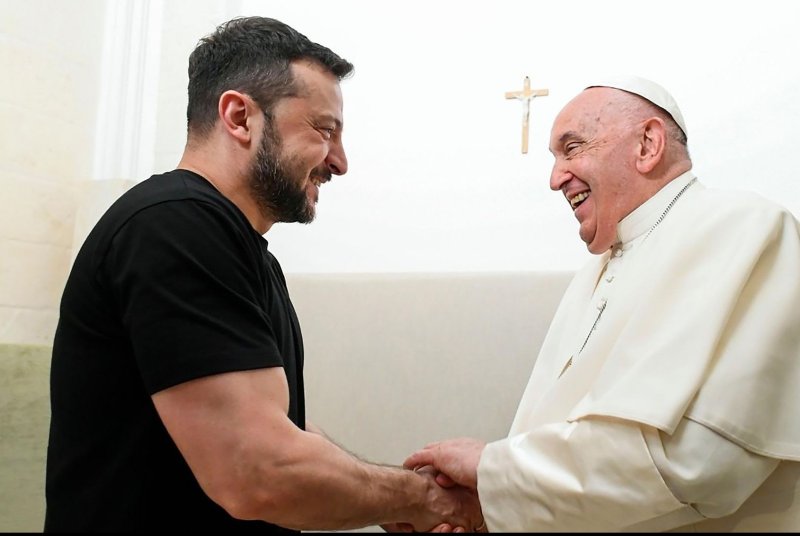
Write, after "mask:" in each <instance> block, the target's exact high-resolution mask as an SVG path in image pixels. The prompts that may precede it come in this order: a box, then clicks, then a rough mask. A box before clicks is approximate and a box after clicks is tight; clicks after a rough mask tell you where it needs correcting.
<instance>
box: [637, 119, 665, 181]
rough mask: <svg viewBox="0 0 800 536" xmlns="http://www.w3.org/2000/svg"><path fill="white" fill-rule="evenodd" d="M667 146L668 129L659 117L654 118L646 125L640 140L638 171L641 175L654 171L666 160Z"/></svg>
mask: <svg viewBox="0 0 800 536" xmlns="http://www.w3.org/2000/svg"><path fill="white" fill-rule="evenodd" d="M666 146H667V127H666V125H665V124H664V121H662V120H661V119H659V118H658V117H652V118H650V119H648V120H647V122H646V123H645V124H644V130H643V131H642V135H641V137H640V138H639V148H638V153H637V155H636V156H637V158H636V169H637V170H638V171H639V173H641V174H643V175H644V174H647V173H650V172H651V171H653V169H654V168H655V167H656V166H657V165H658V163H659V162H661V160H662V159H663V158H664V152H665V151H666Z"/></svg>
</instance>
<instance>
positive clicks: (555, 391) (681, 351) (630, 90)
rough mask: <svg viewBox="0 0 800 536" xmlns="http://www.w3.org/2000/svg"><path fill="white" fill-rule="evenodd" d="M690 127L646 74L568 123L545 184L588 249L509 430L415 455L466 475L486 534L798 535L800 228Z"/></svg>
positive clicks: (444, 474) (571, 112) (607, 91)
mask: <svg viewBox="0 0 800 536" xmlns="http://www.w3.org/2000/svg"><path fill="white" fill-rule="evenodd" d="M686 140H687V127H686V122H685V120H684V118H683V115H682V114H681V112H680V109H679V108H678V105H677V104H676V102H675V100H674V99H673V98H672V97H671V96H670V94H669V93H667V92H666V91H665V90H664V89H663V88H662V87H660V86H659V85H657V84H655V83H653V82H651V81H649V80H644V79H641V78H636V77H624V78H610V79H607V80H599V81H597V83H595V84H592V85H590V86H589V87H587V88H586V89H585V90H584V91H582V92H581V93H580V94H578V95H577V96H576V97H575V98H574V99H573V100H572V101H570V102H569V103H568V104H567V105H566V106H565V107H564V109H563V110H562V111H561V112H560V113H559V115H558V116H557V118H556V120H555V122H554V124H553V128H552V131H551V138H550V151H551V152H552V153H553V155H554V157H555V164H554V166H553V171H552V174H551V177H550V187H551V188H552V189H553V190H554V191H556V192H561V194H562V195H563V196H564V199H565V201H566V203H567V204H568V206H569V208H570V210H572V211H573V213H574V215H575V218H576V219H577V220H578V222H579V223H580V231H579V234H580V238H581V240H583V241H584V242H585V243H586V245H587V247H588V249H589V251H590V252H591V253H593V254H595V255H594V257H593V258H592V259H591V261H590V262H589V263H588V264H587V265H586V266H585V267H583V268H582V269H581V270H580V271H579V272H578V273H577V274H576V276H575V278H574V279H573V281H572V283H571V284H570V286H569V288H568V289H567V291H566V293H565V295H564V298H563V300H562V302H561V304H560V306H559V308H558V311H557V312H556V315H555V317H554V319H553V321H552V324H551V326H550V330H549V332H548V334H547V337H546V338H545V341H544V343H543V345H542V348H541V351H540V353H539V357H538V359H537V360H536V364H535V366H534V369H533V372H532V374H531V377H530V380H529V383H528V386H527V388H526V390H525V392H524V394H523V396H522V400H521V401H520V404H519V408H518V410H517V413H516V416H515V418H514V421H513V423H512V426H511V430H510V432H509V434H508V437H507V438H505V439H502V440H499V441H495V442H491V443H488V444H486V443H484V442H482V441H478V440H475V439H470V438H460V439H453V440H447V441H442V442H438V443H433V444H430V445H428V446H427V447H425V448H424V449H422V450H420V451H418V452H416V453H414V454H412V455H411V456H410V457H409V458H408V459H407V460H406V462H405V464H406V465H407V466H408V467H418V466H423V465H433V466H435V467H436V468H437V469H438V470H439V471H441V475H440V477H439V480H440V482H441V483H443V484H445V485H448V484H449V483H450V482H452V481H455V482H457V483H460V484H464V485H467V486H471V487H473V488H474V489H475V490H476V491H477V493H478V496H479V499H480V504H481V508H482V511H483V516H484V527H485V528H484V530H488V531H651V532H652V531H668V530H673V529H675V530H680V531H687V530H699V531H797V530H800V485H798V477H799V476H800V463H798V462H800V224H799V223H798V221H797V219H796V218H795V217H794V216H793V215H792V214H791V213H789V212H788V211H787V210H786V209H784V208H783V207H781V206H780V205H778V204H776V203H773V202H771V201H768V200H766V199H764V198H762V197H760V196H757V195H755V194H750V193H744V192H733V191H722V190H716V189H712V188H707V187H705V186H704V185H703V183H702V181H701V179H700V178H698V177H696V176H695V175H694V173H693V172H692V162H691V158H690V156H689V152H688V149H687V145H686V143H687V142H686ZM443 528H444V529H447V527H443Z"/></svg>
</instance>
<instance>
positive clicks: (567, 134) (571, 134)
mask: <svg viewBox="0 0 800 536" xmlns="http://www.w3.org/2000/svg"><path fill="white" fill-rule="evenodd" d="M578 137H579V136H578V133H577V132H575V131H574V130H568V131H566V132H565V133H563V134H562V135H561V136H559V138H558V143H564V142H565V141H567V140H568V139H570V138H578Z"/></svg>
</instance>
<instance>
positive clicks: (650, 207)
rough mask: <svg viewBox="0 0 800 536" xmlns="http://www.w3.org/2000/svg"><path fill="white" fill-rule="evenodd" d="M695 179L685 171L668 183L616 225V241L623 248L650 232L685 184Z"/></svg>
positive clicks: (690, 173) (689, 172)
mask: <svg viewBox="0 0 800 536" xmlns="http://www.w3.org/2000/svg"><path fill="white" fill-rule="evenodd" d="M694 178H695V176H694V173H692V172H691V170H690V171H687V172H685V173H683V174H682V175H679V176H677V177H676V178H674V179H672V180H671V181H669V182H668V183H667V184H666V185H665V186H664V187H662V188H661V189H660V190H659V191H658V192H656V194H655V195H654V196H653V197H651V198H650V199H648V200H647V201H645V202H644V203H642V204H641V205H639V206H638V207H636V209H635V210H634V211H633V212H631V213H630V214H628V215H627V216H625V218H623V219H622V221H621V222H619V224H617V241H618V243H622V245H623V246H624V245H625V244H628V243H630V242H632V241H634V240H636V239H637V238H639V237H640V236H642V235H643V234H644V233H646V232H647V231H649V230H650V228H651V227H653V226H654V225H655V224H656V222H657V221H658V218H659V217H661V214H663V213H664V211H665V210H666V208H667V206H669V204H670V202H672V200H673V199H674V198H675V196H676V195H677V194H678V192H680V191H681V190H682V189H683V188H684V187H685V186H686V185H687V184H689V183H690V182H691V181H692V180H693V179H694Z"/></svg>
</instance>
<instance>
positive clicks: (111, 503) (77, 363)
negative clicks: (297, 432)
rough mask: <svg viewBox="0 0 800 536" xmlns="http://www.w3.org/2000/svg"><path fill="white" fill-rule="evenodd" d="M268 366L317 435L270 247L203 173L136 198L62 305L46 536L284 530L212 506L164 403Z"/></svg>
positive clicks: (76, 276) (78, 273)
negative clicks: (61, 535)
mask: <svg viewBox="0 0 800 536" xmlns="http://www.w3.org/2000/svg"><path fill="white" fill-rule="evenodd" d="M262 367H283V368H284V370H285V372H286V378H287V381H288V383H289V396H290V404H289V418H290V419H291V420H292V421H293V422H294V423H295V424H297V426H299V427H300V428H303V427H304V426H305V402H304V393H303V375H302V371H303V343H302V336H301V333H300V326H299V324H298V321H297V317H296V315H295V312H294V309H293V307H292V304H291V301H290V299H289V295H288V292H287V289H286V281H285V279H284V276H283V273H282V271H281V268H280V265H279V264H278V262H277V260H276V259H275V258H274V257H273V256H272V254H271V253H270V252H269V251H267V241H266V240H265V239H264V238H263V237H262V236H261V235H259V234H258V233H257V232H256V231H255V230H254V229H253V228H252V227H251V226H250V224H249V223H248V221H247V219H246V218H245V216H244V214H242V212H241V211H240V210H239V209H238V208H237V207H236V206H235V205H234V204H232V203H231V202H230V201H229V200H228V199H226V198H225V197H224V196H222V195H221V194H220V193H219V192H218V191H217V190H216V189H215V188H214V187H213V186H212V185H211V184H210V183H209V182H208V181H206V180H205V179H203V178H202V177H200V176H199V175H196V174H194V173H191V172H189V171H185V170H176V171H172V172H169V173H165V174H163V175H154V176H153V177H150V178H149V179H148V180H146V181H144V182H142V183H140V184H138V185H136V186H135V187H133V188H131V189H130V190H129V191H128V192H126V193H125V194H124V195H123V196H122V197H120V199H119V200H118V201H117V202H115V203H114V204H113V205H112V206H111V208H110V209H109V210H108V211H107V212H106V214H105V215H104V216H103V217H102V218H101V219H100V221H99V222H98V224H97V225H96V226H95V228H94V229H93V230H92V232H91V233H90V234H89V236H88V237H87V239H86V241H85V243H84V244H83V247H82V248H81V250H80V252H79V253H78V256H77V258H76V259H75V263H74V265H73V268H72V271H71V273H70V276H69V279H68V281H67V284H66V287H65V289H64V294H63V297H62V300H61V313H60V318H59V322H58V328H57V330H56V335H55V341H54V344H53V360H52V369H51V379H50V385H51V406H52V419H51V424H50V442H49V446H48V454H47V476H46V498H47V511H46V519H45V530H46V531H56V532H57V531H84V530H86V531H135V530H136V531H138V530H168V529H172V530H191V531H205V530H214V531H232V532H240V531H249V530H258V531H264V530H270V531H278V530H284V529H280V528H279V527H274V526H272V525H269V524H267V523H264V522H261V521H241V520H237V519H234V518H232V517H231V516H230V515H228V514H227V513H226V512H225V511H224V510H223V509H222V508H221V507H220V506H218V505H217V504H216V503H214V502H213V501H211V500H210V499H209V498H208V497H207V496H206V495H205V494H204V493H203V491H202V489H201V488H200V486H199V485H198V483H197V481H196V479H195V478H194V475H193V474H192V472H191V471H190V470H189V467H188V465H187V464H186V462H185V461H184V459H183V458H182V457H181V455H180V453H179V451H178V449H177V447H176V446H175V444H174V443H173V441H172V439H171V438H170V437H169V435H168V434H167V431H166V429H165V428H164V426H163V424H162V423H161V420H160V419H159V417H158V414H157V413H156V410H155V407H154V405H153V402H152V400H151V398H150V396H151V395H152V394H154V393H156V392H158V391H160V390H163V389H165V388H168V387H171V386H174V385H177V384H179V383H182V382H186V381H189V380H192V379H195V378H199V377H203V376H207V375H211V374H218V373H224V372H231V371H240V370H251V369H256V368H262ZM276 440H277V439H276ZM290 532H296V531H290Z"/></svg>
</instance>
